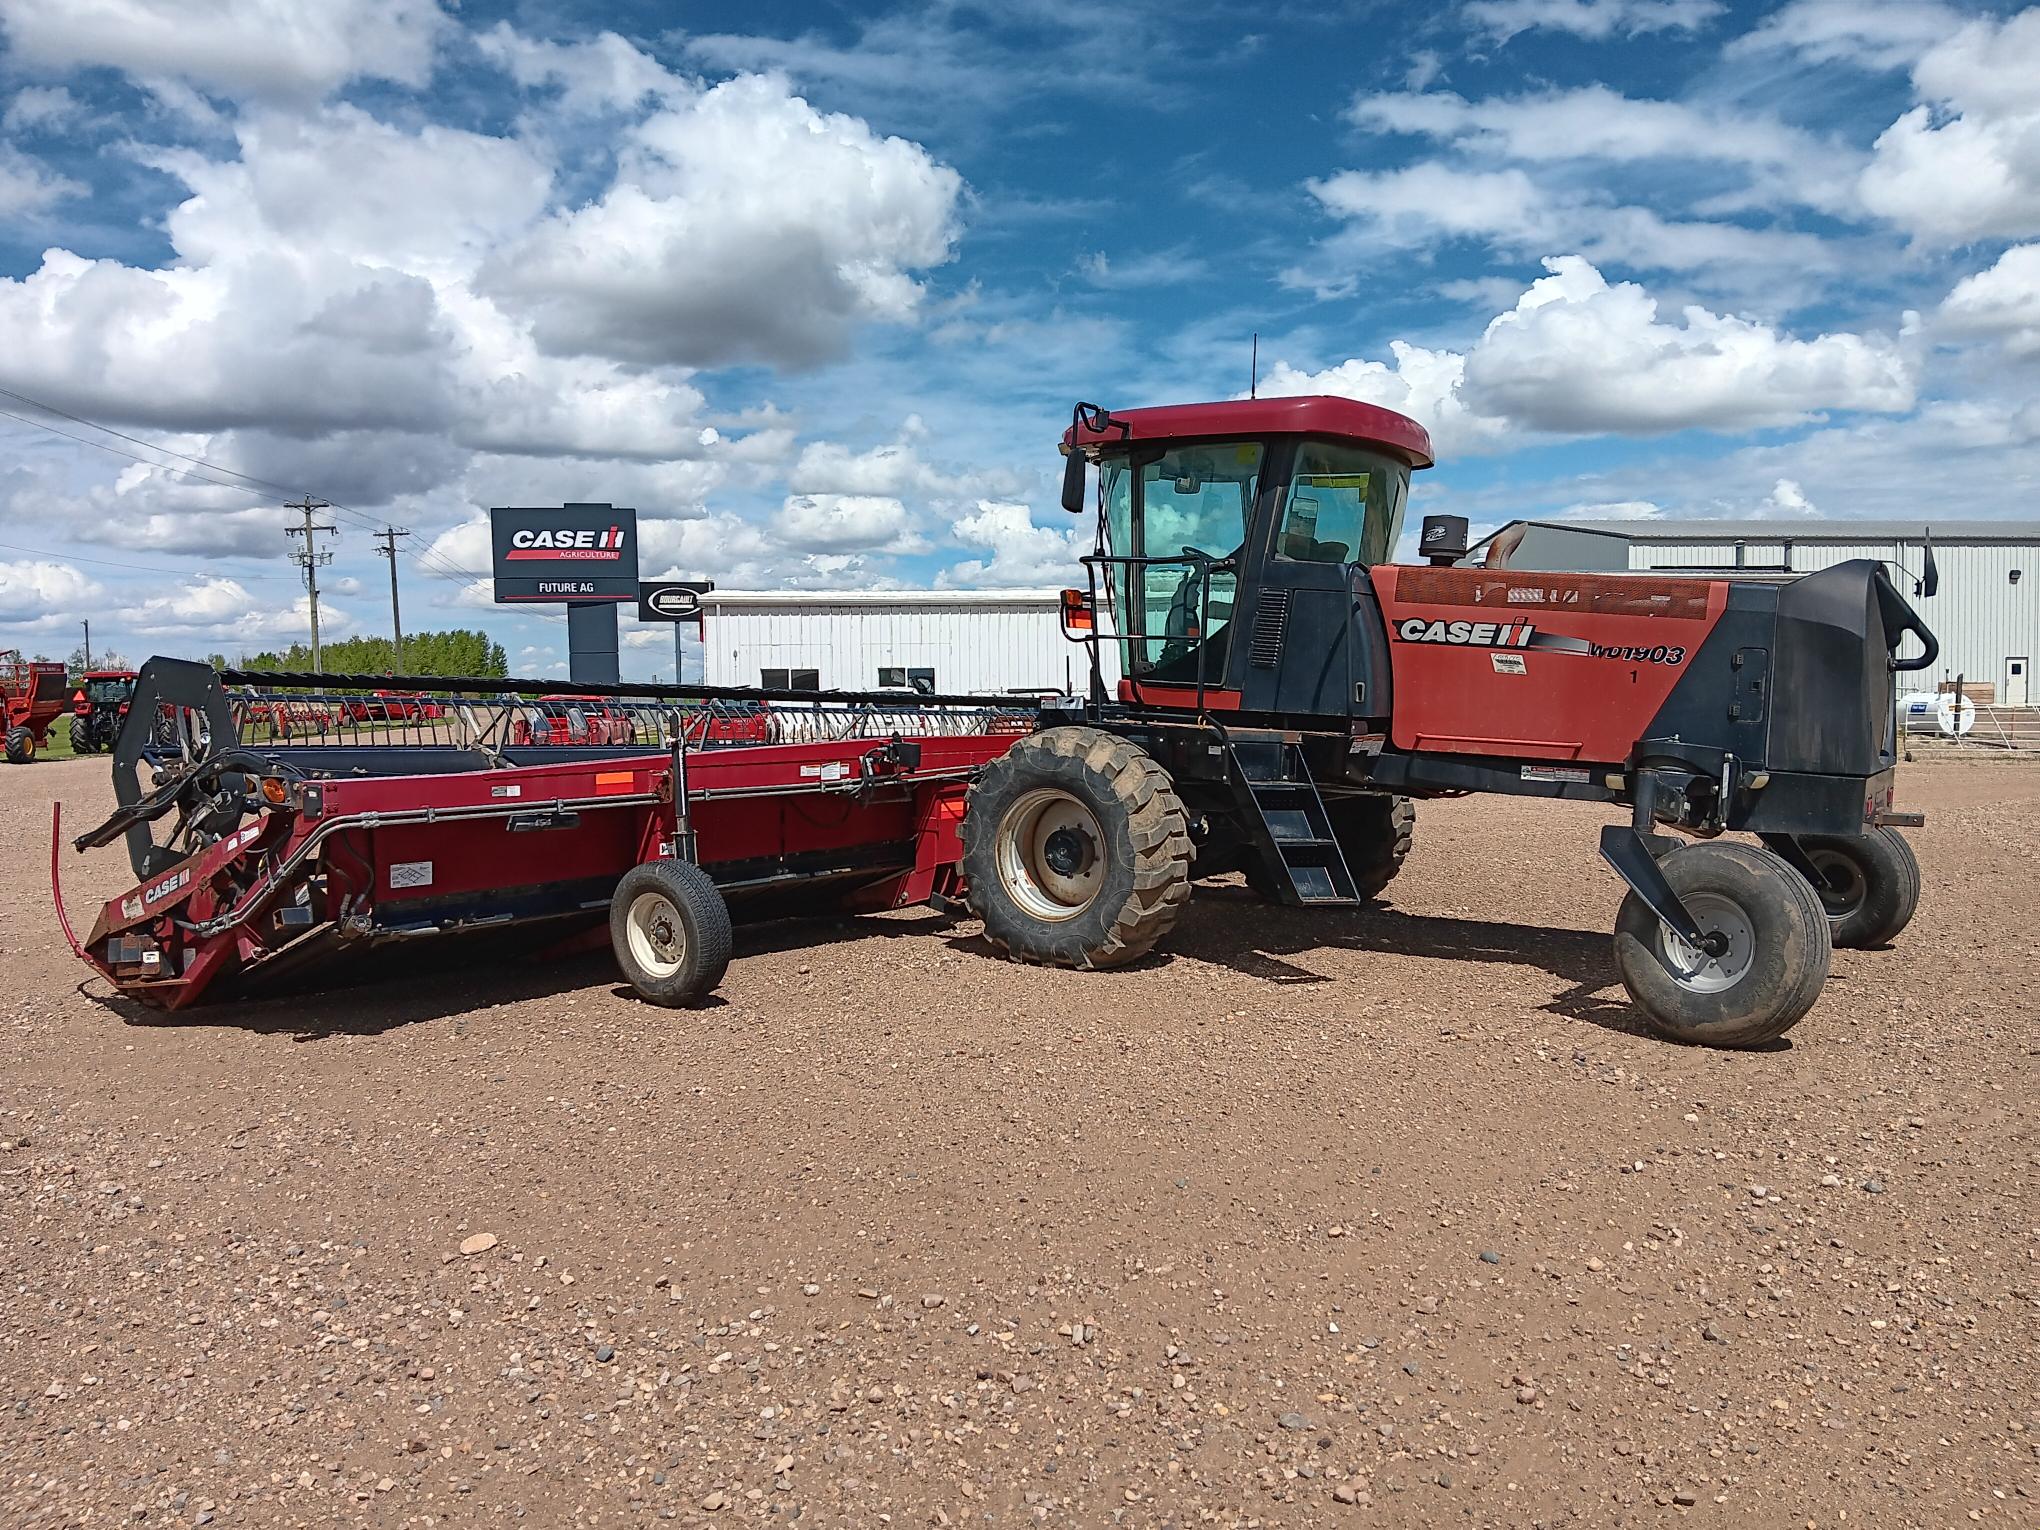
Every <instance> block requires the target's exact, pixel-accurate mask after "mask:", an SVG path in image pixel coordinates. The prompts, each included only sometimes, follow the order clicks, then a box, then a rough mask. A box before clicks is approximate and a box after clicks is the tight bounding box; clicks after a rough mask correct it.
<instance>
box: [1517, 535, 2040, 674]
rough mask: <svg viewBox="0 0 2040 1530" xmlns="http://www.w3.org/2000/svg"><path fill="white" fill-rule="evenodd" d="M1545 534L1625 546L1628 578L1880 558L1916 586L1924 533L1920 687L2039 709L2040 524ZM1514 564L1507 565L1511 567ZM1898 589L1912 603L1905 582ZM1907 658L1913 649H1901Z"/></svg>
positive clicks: (1804, 568) (1804, 567)
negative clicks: (1926, 586)
mask: <svg viewBox="0 0 2040 1530" xmlns="http://www.w3.org/2000/svg"><path fill="white" fill-rule="evenodd" d="M1543 524H1544V525H1546V526H1549V527H1550V528H1552V529H1558V528H1559V527H1564V528H1567V529H1572V530H1579V531H1592V532H1605V533H1611V534H1613V535H1616V536H1621V537H1626V538H1628V541H1629V567H1630V568H1632V569H1686V570H1695V569H1709V570H1724V569H1726V570H1733V569H1738V568H1743V569H1749V570H1751V571H1752V572H1772V573H1778V572H1785V573H1811V572H1812V571H1813V570H1815V569H1822V568H1826V567H1827V566H1828V565H1829V564H1831V563H1841V562H1843V561H1845V560H1847V559H1849V558H1878V559H1882V560H1884V561H1885V562H1887V563H1892V564H1896V565H1897V566H1898V568H1900V569H1902V570H1904V571H1905V573H1906V574H1909V575H1912V576H1914V577H1917V576H1918V574H1919V572H1920V567H1921V562H1922V558H1923V551H1922V548H1923V543H1924V541H1925V536H1926V532H1927V530H1928V529H1929V527H1931V529H1932V531H1933V537H1934V561H1935V563H1936V564H1937V565H1938V566H1939V568H1940V570H1941V589H1940V593H1939V594H1938V595H1936V596H1935V597H1934V598H1933V599H1932V600H1916V601H1915V603H1916V604H1917V606H1918V608H1919V612H1920V615H1921V616H1923V617H1924V618H1925V619H1926V623H1927V625H1928V626H1929V627H1931V628H1933V629H1934V635H1935V636H1936V637H1937V638H1939V639H1940V642H1941V657H1940V660H1939V662H1938V663H1937V664H1936V665H1935V667H1934V672H1933V673H1932V674H1931V675H1921V676H1920V677H1919V678H1920V679H1921V680H1922V681H1928V680H1952V679H1954V678H1955V677H1956V676H1957V675H1960V676H1962V677H1963V678H1964V679H1965V680H1968V681H1971V682H1977V681H1981V682H1985V683H1987V684H1990V685H1993V686H1995V687H1996V699H1997V700H1998V701H1999V702H2000V703H2002V704H2005V705H2010V706H2033V705H2040V681H2036V680H2035V678H2034V674H2033V665H2034V662H2035V661H2036V660H2040V521H1953V520H1951V521H1932V522H1928V523H1925V524H1922V523H1921V522H1919V521H1564V522H1547V523H1543ZM1511 561H1512V562H1513V561H1514V560H1513V559H1512V560H1511ZM1899 588H1900V590H1901V592H1902V593H1903V594H1905V596H1906V597H1907V598H1908V599H1914V596H1913V585H1912V582H1911V580H1910V579H1901V580H1900V581H1899ZM1906 651H1907V652H1911V651H1912V650H1911V649H1907V650H1906Z"/></svg>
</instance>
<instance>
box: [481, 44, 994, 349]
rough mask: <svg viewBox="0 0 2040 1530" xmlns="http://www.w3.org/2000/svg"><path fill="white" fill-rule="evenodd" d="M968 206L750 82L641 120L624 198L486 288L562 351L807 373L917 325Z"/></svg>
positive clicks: (795, 101) (566, 218) (861, 136)
mask: <svg viewBox="0 0 2040 1530" xmlns="http://www.w3.org/2000/svg"><path fill="white" fill-rule="evenodd" d="M962 189H963V181H962V178H961V177H960V176H958V175H957V173H956V172H955V171H954V170H951V169H950V168H948V167H947V166H946V165H942V164H938V163H937V162H936V161H935V160H934V159H933V158H932V157H931V156H930V155H929V154H928V153H927V151H926V150H924V149H922V148H921V147H920V146H919V145H918V144H913V143H908V142H906V141H905V140H904V139H899V138H881V137H880V136H879V135H877V134H876V133H874V132H873V131H872V130H871V128H870V127H869V126H868V125H867V124H865V123H864V122H862V121H860V120H858V119H857V118H854V117H846V116H843V115H840V114H838V113H822V112H818V111H816V110H815V109H814V108H813V107H811V106H809V105H808V103H807V102H805V101H803V100H801V99H800V98H799V97H798V96H795V95H793V94H791V93H790V91H789V90H788V88H787V86H786V85H785V83H784V82H783V81H780V80H776V79H772V78H768V77H762V76H745V77H740V78H738V79H735V80H730V81H726V82H725V83H723V84H720V85H717V86H715V87H714V88H712V89H710V90H707V91H704V92H702V93H700V94H699V95H697V96H694V97H692V98H691V99H689V100H687V101H685V102H680V103H675V104H673V105H671V106H669V107H667V108H665V109H662V110H660V111H657V112H654V113H653V114H652V115H651V116H650V117H648V118H646V119H645V121H644V122H642V123H640V124H639V125H638V126H637V127H636V128H635V129H634V130H633V131H632V132H631V133H630V134H629V135H628V137H627V139H626V142H625V144H624V147H623V149H622V151H621V155H620V166H619V170H618V175H617V180H616V183H615V185H613V186H612V187H611V188H610V190H609V191H608V192H607V193H606V194H605V195H603V196H602V197H601V198H599V199H598V200H596V201H594V202H591V203H589V204H588V205H586V206H583V207H578V208H574V209H572V210H562V211H559V212H556V213H554V214H553V215H552V216H550V217H548V218H547V219H545V220H544V221H543V222H542V223H541V224H540V225H539V226H537V227H536V228H534V229H533V230H532V231H531V232H530V234H529V235H528V236H527V237H526V238H524V239H523V240H521V241H519V242H518V243H517V244H516V245H515V246H514V247H512V248H510V249H507V250H504V251H503V252H501V253H500V254H499V255H498V257H497V258H496V259H495V260H494V261H492V262H491V264H490V266H489V268H488V270H487V271H486V272H485V273H484V287H485V290H487V291H489V292H491V293H493V294H495V295H497V296H498V297H499V298H501V299H503V300H504V301H506V302H508V303H509V304H511V305H512V306H514V307H515V308H517V309H518V310H519V311H520V312H522V313H524V314H526V315H528V316H529V317H530V318H531V319H532V321H533V333H534V334H535V335H536V337H537V339H538V341H539V343H540V344H541V345H542V346H544V347H545V348H546V349H547V350H548V351H552V352H566V353H591V354H599V355H603V356H609V357H614V358H617V359H620V360H624V361H629V362H633V363H638V364H658V363H669V364H679V365H686V366H708V365H715V364H721V363H728V362H737V361H764V362H769V363H772V364H775V365H783V366H796V367H799V366H811V365H814V364H816V363H818V362H821V361H824V360H826V359H828V358H830V357H832V356H837V355H840V354H841V353H842V352H843V350H844V348H845V347H846V346H847V344H848V343H849V339H850V336H851V333H852V331H853V330H854V328H855V326H856V325H858V324H859V323H862V322H865V321H868V320H895V321H897V320H904V319H907V318H910V317H911V316H912V315H913V313H914V311H915V308H916V306H917V305H918V303H919V301H920V298H921V286H920V283H919V282H917V281H916V280H915V279H914V276H913V274H912V273H913V272H915V271H919V270H925V269H927V268H929V267H932V266H937V265H940V264H942V263H943V262H945V261H947V260H948V259H949V257H950V252H951V245H952V243H953V241H954V239H955V237H956V232H957V226H956V210H957V203H958V199H959V197H960V196H961V193H962Z"/></svg>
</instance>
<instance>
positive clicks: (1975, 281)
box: [1935, 244, 2040, 359]
mask: <svg viewBox="0 0 2040 1530" xmlns="http://www.w3.org/2000/svg"><path fill="white" fill-rule="evenodd" d="M1935 328H1936V331H1937V332H1938V333H1940V334H1943V335H1948V336H1955V337H1963V338H1973V337H1983V338H1986V339H1996V340H2002V341H2003V342H2004V346H2005V349H2006V350H2007V351H2008V352H2010V353H2011V354H2012V355H2013V356H2015V357H2019V358H2021V359H2031V358H2034V357H2040V244H2020V245H2014V246H2013V247H2012V248H2011V249H2009V250H2006V251H2005V252H2004V254H2002V255H2000V256H1999V257H1998V260H1997V263H1996V264H1995V265H1993V266H1991V267H1990V268H1989V269H1987V270H1983V271H1978V272H1977V273H1976V274H1975V275H1973V276H1965V277H1963V278H1962V280H1961V281H1959V282H1957V283H1956V284H1955V290H1954V291H1952V292H1950V293H1949V294H1948V296H1947V299H1946V300H1945V301H1944V302H1943V303H1942V304H1941V310H1940V314H1939V321H1938V323H1937V324H1936V326H1935Z"/></svg>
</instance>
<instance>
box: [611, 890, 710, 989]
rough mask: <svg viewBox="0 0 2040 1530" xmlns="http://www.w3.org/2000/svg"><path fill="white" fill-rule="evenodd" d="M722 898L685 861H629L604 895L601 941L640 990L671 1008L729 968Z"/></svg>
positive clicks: (632, 985)
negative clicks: (605, 936) (605, 934)
mask: <svg viewBox="0 0 2040 1530" xmlns="http://www.w3.org/2000/svg"><path fill="white" fill-rule="evenodd" d="M733 938H734V937H733V935H732V933H731V930H730V909H729V905H728V904H727V903H725V902H723V896H722V894H721V893H720V892H719V891H717V889H716V885H715V883H714V882H712V881H710V880H709V876H708V873H707V872H705V871H703V870H702V869H701V868H700V867H699V866H696V865H695V864H694V863H693V862H691V861H646V862H644V863H642V864H640V865H637V866H633V867H631V869H630V870H628V871H626V872H625V873H624V874H623V877H622V880H620V881H619V882H618V883H617V884H616V892H615V893H614V895H613V896H611V898H610V900H609V943H610V945H611V946H613V947H614V948H615V950H616V964H617V965H618V966H619V967H621V968H622V969H623V975H624V976H625V977H626V978H628V979H629V980H630V986H631V987H633V988H635V989H636V990H637V991H638V994H639V996H640V997H641V998H644V999H646V1000H648V1001H649V1002H651V1003H653V1004H663V1005H665V1006H667V1007H668V1008H678V1007H680V1006H682V1005H687V1004H692V1003H694V1002H695V1001H696V1000H698V999H701V998H704V997H706V996H707V995H708V994H709V993H710V992H712V991H713V990H714V988H715V986H716V984H718V983H720V982H721V981H722V980H723V974H724V973H725V972H727V971H728V970H729V965H730V948H731V944H732V941H733Z"/></svg>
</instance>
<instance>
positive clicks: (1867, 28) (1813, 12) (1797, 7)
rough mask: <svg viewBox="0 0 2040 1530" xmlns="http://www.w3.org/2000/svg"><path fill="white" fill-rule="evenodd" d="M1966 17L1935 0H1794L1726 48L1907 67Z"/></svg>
mask: <svg viewBox="0 0 2040 1530" xmlns="http://www.w3.org/2000/svg"><path fill="white" fill-rule="evenodd" d="M1962 19H1963V18H1962V16H1961V13H1960V12H1958V11H1955V10H1953V9H1951V8H1950V7H1948V6H1945V5H1939V4H1936V3H1934V0H1792V3H1791V4H1789V5H1783V6H1780V7H1779V8H1778V9H1777V10H1775V11H1773V12H1772V13H1771V14H1770V15H1769V16H1766V17H1765V18H1764V19H1763V20H1762V21H1760V22H1758V23H1757V25H1756V26H1754V27H1752V28H1751V29H1750V30H1749V31H1747V32H1745V33H1743V35H1742V36H1740V37H1737V38H1734V39H1732V40H1731V41H1730V42H1729V44H1728V46H1727V47H1726V48H1725V49H1723V52H1724V53H1725V54H1726V55H1727V56H1728V57H1729V58H1731V59H1739V60H1747V59H1749V58H1751V57H1754V56H1758V55H1764V54H1785V55H1789V56H1792V57H1795V58H1798V59H1800V60H1803V61H1804V62H1806V63H1809V64H1852V65H1855V66H1857V67H1859V68H1864V69H1870V70H1887V69H1904V68H1906V67H1908V66H1909V65H1911V63H1912V62H1913V60H1915V59H1917V58H1918V57H1919V56H1920V55H1921V54H1922V53H1924V52H1926V50H1927V49H1928V48H1929V47H1931V46H1933V44H1934V43H1936V42H1938V41H1939V40H1940V39H1941V38H1943V37H1946V36H1947V35H1948V33H1950V32H1951V31H1953V30H1954V29H1955V28H1956V27H1957V26H1959V25H1960V24H1961V22H1962Z"/></svg>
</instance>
